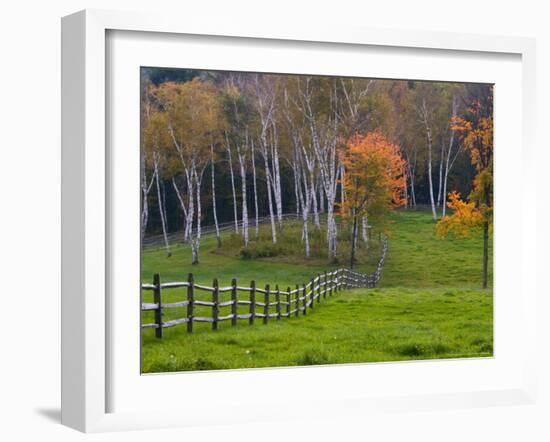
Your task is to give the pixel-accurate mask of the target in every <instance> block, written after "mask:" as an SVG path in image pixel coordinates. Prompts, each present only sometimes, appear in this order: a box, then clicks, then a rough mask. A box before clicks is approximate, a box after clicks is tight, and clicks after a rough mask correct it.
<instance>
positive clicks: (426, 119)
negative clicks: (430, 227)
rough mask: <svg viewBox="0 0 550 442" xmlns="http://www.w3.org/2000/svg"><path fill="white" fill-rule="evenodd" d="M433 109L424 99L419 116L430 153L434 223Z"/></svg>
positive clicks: (429, 170)
mask: <svg viewBox="0 0 550 442" xmlns="http://www.w3.org/2000/svg"><path fill="white" fill-rule="evenodd" d="M432 112H433V109H432V108H431V107H429V106H428V104H426V98H425V97H424V98H422V100H421V104H420V106H419V108H418V114H419V116H420V121H421V122H422V124H423V125H424V129H425V131H426V147H427V152H428V161H427V165H428V190H429V193H430V207H431V209H432V218H433V220H434V221H436V220H437V210H436V206H435V199H434V187H433V177H432V157H433V133H432V126H431V118H432Z"/></svg>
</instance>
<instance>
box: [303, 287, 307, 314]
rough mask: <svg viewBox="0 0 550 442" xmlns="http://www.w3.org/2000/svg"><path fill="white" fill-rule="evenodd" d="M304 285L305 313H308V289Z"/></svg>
mask: <svg viewBox="0 0 550 442" xmlns="http://www.w3.org/2000/svg"><path fill="white" fill-rule="evenodd" d="M303 286H304V288H303V297H304V299H303V303H304V315H307V289H306V285H305V284H304V285H303Z"/></svg>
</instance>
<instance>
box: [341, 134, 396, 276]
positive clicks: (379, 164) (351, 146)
mask: <svg viewBox="0 0 550 442" xmlns="http://www.w3.org/2000/svg"><path fill="white" fill-rule="evenodd" d="M340 159H341V161H342V164H343V166H344V168H345V174H344V179H343V185H344V188H345V189H346V196H347V198H346V199H345V201H344V202H343V203H342V206H341V209H342V216H343V217H344V218H345V219H346V218H347V219H348V220H349V221H350V222H351V224H352V238H351V256H350V267H351V268H353V265H354V263H355V255H356V251H357V233H358V220H360V219H362V218H363V217H366V216H367V215H368V216H369V217H371V216H374V217H383V216H384V215H385V214H386V213H387V212H388V211H390V210H391V209H392V208H394V207H396V206H399V205H403V204H404V203H405V199H404V198H403V189H404V186H405V176H404V170H405V160H403V158H402V157H401V151H400V148H399V146H398V145H397V144H394V143H392V142H390V141H389V140H388V139H387V138H386V137H385V136H384V135H383V134H382V133H380V132H371V133H369V134H367V135H366V136H361V135H356V136H355V137H353V138H351V139H350V140H349V141H348V142H347V146H346V149H344V150H343V152H342V154H341V158H340Z"/></svg>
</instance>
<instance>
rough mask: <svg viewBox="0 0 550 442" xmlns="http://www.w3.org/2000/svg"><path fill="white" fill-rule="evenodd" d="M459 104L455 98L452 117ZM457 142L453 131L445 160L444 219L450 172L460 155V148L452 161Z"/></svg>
mask: <svg viewBox="0 0 550 442" xmlns="http://www.w3.org/2000/svg"><path fill="white" fill-rule="evenodd" d="M457 108H458V103H457V101H456V97H453V104H452V116H453V117H455V116H456V113H457ZM454 140H455V131H454V130H452V129H451V136H450V138H449V148H448V150H447V158H446V160H445V176H444V179H443V209H442V215H441V216H442V217H444V216H445V213H446V209H447V180H448V178H449V171H450V170H451V168H452V167H453V164H454V162H455V160H456V158H457V156H458V154H459V153H460V146H459V147H458V149H457V150H456V153H455V154H454V157H453V159H452V161H451V155H452V152H453V145H454Z"/></svg>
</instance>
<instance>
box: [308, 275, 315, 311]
mask: <svg viewBox="0 0 550 442" xmlns="http://www.w3.org/2000/svg"><path fill="white" fill-rule="evenodd" d="M309 290H310V293H311V296H310V297H311V306H310V307H309V308H310V309H311V310H313V304H315V278H311V282H310V287H309Z"/></svg>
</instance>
